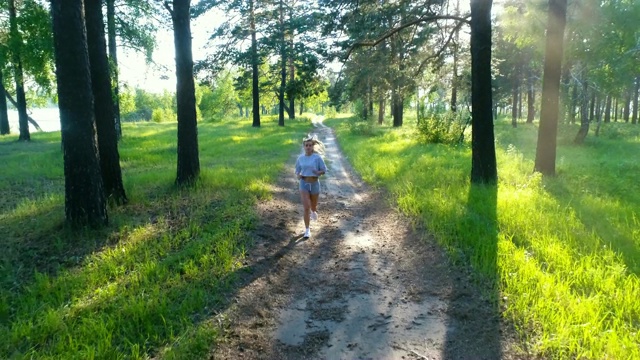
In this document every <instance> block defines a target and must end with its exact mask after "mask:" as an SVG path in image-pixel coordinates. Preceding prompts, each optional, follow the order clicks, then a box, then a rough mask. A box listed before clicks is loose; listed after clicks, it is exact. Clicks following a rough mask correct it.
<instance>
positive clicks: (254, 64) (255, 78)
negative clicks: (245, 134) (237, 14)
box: [249, 0, 260, 127]
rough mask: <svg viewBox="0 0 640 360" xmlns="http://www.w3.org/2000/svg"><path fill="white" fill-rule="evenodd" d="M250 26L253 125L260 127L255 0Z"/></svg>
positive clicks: (250, 6)
mask: <svg viewBox="0 0 640 360" xmlns="http://www.w3.org/2000/svg"><path fill="white" fill-rule="evenodd" d="M249 17H250V18H249V23H250V24H249V27H250V29H251V71H252V74H251V79H252V80H251V93H252V96H253V126H254V127H260V90H259V83H258V78H259V76H258V40H257V39H256V14H255V1H254V0H249Z"/></svg>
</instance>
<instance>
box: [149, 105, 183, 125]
mask: <svg viewBox="0 0 640 360" xmlns="http://www.w3.org/2000/svg"><path fill="white" fill-rule="evenodd" d="M177 120H178V116H177V115H176V113H175V112H174V111H173V110H172V109H162V108H157V109H153V113H152V114H151V121H153V122H155V123H163V122H171V121H177Z"/></svg>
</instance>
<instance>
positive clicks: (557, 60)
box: [534, 0, 567, 175]
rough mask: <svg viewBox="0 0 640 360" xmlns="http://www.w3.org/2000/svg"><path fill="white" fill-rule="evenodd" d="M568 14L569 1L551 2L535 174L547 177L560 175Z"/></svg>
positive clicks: (555, 0) (556, 0)
mask: <svg viewBox="0 0 640 360" xmlns="http://www.w3.org/2000/svg"><path fill="white" fill-rule="evenodd" d="M566 14H567V0H549V19H548V24H547V39H546V46H545V59H544V75H543V79H542V105H541V109H540V129H539V130H538V143H537V146H536V160H535V167H534V170H535V171H539V172H541V173H542V174H543V175H555V173H556V146H557V136H558V112H559V110H560V109H559V100H560V77H561V76H562V54H563V52H564V28H565V25H566V19H567V17H566Z"/></svg>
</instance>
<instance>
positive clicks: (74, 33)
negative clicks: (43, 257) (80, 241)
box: [51, 0, 108, 227]
mask: <svg viewBox="0 0 640 360" xmlns="http://www.w3.org/2000/svg"><path fill="white" fill-rule="evenodd" d="M51 15H52V18H53V38H54V47H55V62H56V78H57V83H58V107H59V109H60V124H61V132H62V148H63V152H64V177H65V217H66V220H67V222H68V223H69V224H71V225H72V226H84V225H91V226H94V227H97V226H102V225H106V224H107V222H108V218H107V208H106V201H105V196H104V188H103V183H102V177H101V174H100V163H99V155H98V145H97V143H96V131H95V120H94V109H93V93H92V91H91V72H90V69H89V54H88V50H87V38H86V33H85V21H84V11H83V7H82V0H52V1H51Z"/></svg>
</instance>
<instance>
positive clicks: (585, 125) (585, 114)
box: [573, 80, 589, 145]
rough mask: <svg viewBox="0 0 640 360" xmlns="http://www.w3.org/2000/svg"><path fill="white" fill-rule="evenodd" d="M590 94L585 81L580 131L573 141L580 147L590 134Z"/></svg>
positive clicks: (583, 84)
mask: <svg viewBox="0 0 640 360" xmlns="http://www.w3.org/2000/svg"><path fill="white" fill-rule="evenodd" d="M588 92H589V86H588V84H587V81H586V80H584V82H583V83H582V105H581V106H580V129H579V130H578V133H577V134H576V137H575V139H573V142H574V143H575V144H578V145H580V144H582V143H584V139H585V138H586V137H587V135H588V134H589V101H588V100H587V99H588V96H589V95H588Z"/></svg>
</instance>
